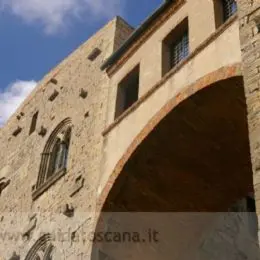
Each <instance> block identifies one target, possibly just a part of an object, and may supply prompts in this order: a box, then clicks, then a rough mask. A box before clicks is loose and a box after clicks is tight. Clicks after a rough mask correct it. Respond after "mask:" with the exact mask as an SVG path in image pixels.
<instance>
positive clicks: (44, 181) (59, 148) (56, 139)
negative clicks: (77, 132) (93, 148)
mask: <svg viewBox="0 0 260 260" xmlns="http://www.w3.org/2000/svg"><path fill="white" fill-rule="evenodd" d="M70 139H71V120H70V119H69V118H67V119H65V120H64V121H62V122H61V123H60V124H59V125H58V126H57V127H56V129H55V130H54V131H53V133H52V134H51V136H50V137H49V140H48V141H47V143H46V146H45V148H44V151H43V153H42V158H41V164H40V170H39V175H38V180H37V183H36V185H35V187H34V189H33V195H32V196H33V199H36V198H37V197H39V196H40V195H41V194H42V193H43V192H44V191H45V190H47V189H48V188H49V187H50V186H51V185H52V184H54V183H55V182H56V181H57V180H58V179H60V178H61V177H62V176H63V175H64V174H65V173H66V169H67V163H68V154H69V147H70Z"/></svg>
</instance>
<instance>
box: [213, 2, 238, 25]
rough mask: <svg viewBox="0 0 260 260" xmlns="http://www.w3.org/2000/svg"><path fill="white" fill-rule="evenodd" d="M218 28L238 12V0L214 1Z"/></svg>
mask: <svg viewBox="0 0 260 260" xmlns="http://www.w3.org/2000/svg"><path fill="white" fill-rule="evenodd" d="M214 9H215V24H216V28H218V27H219V26H220V25H222V24H223V23H224V22H226V21H227V20H228V19H229V18H230V17H231V16H232V15H233V14H235V13H236V11H237V2H236V0H214Z"/></svg>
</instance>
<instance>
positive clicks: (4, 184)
mask: <svg viewBox="0 0 260 260" xmlns="http://www.w3.org/2000/svg"><path fill="white" fill-rule="evenodd" d="M10 182H11V180H7V179H6V178H5V177H3V178H1V179H0V195H1V194H2V191H3V190H4V189H5V188H6V187H7V186H8V185H9V184H10Z"/></svg>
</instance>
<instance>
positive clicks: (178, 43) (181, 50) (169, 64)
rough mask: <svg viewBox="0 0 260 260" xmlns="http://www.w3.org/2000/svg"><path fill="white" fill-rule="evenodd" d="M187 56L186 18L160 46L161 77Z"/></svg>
mask: <svg viewBox="0 0 260 260" xmlns="http://www.w3.org/2000/svg"><path fill="white" fill-rule="evenodd" d="M188 55H189V28H188V18H185V19H184V20H183V21H182V22H181V23H180V24H179V25H177V26H176V27H175V28H174V29H173V30H172V31H171V32H170V33H169V35H167V37H166V38H165V39H164V40H163V45H162V75H164V74H165V73H167V72H168V71H170V70H171V69H172V68H173V67H175V66H176V65H177V64H179V63H180V62H181V61H182V60H184V59H185V58H186V57H187V56H188Z"/></svg>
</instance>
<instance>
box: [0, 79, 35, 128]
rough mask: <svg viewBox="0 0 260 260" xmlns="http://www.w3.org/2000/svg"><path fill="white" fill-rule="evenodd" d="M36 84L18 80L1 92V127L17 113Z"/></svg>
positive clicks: (32, 81)
mask: <svg viewBox="0 0 260 260" xmlns="http://www.w3.org/2000/svg"><path fill="white" fill-rule="evenodd" d="M36 84H37V83H36V82H35V81H34V80H31V81H22V80H17V81H15V82H14V83H12V84H10V85H9V86H8V87H7V88H6V89H5V90H3V91H2V92H1V91H0V126H1V125H3V124H4V123H5V122H6V120H7V119H8V118H9V117H10V116H11V115H12V114H13V113H14V112H15V110H16V109H17V108H18V106H19V105H20V104H21V103H22V102H23V100H24V99H25V98H26V97H27V96H28V95H29V94H30V92H31V91H32V90H33V89H34V88H35V86H36Z"/></svg>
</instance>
